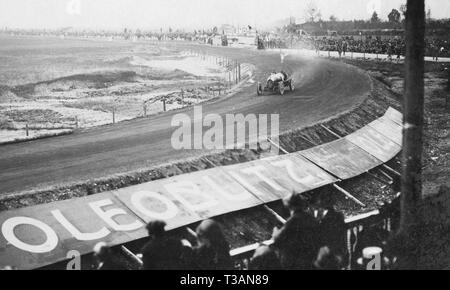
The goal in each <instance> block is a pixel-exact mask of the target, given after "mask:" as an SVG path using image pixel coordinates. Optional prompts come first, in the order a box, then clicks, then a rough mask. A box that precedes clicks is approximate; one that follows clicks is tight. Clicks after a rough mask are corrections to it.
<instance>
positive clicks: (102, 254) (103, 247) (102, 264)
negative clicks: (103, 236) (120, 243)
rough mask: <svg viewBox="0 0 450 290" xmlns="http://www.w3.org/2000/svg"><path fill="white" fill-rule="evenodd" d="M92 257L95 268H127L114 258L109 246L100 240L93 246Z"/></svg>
mask: <svg viewBox="0 0 450 290" xmlns="http://www.w3.org/2000/svg"><path fill="white" fill-rule="evenodd" d="M94 258H95V260H96V262H97V264H96V266H95V269H96V270H127V269H126V267H125V266H123V265H121V264H120V263H119V262H118V261H116V260H115V259H114V255H113V253H112V250H111V248H110V247H109V246H108V245H107V244H106V243H104V242H100V243H98V244H96V245H95V246H94Z"/></svg>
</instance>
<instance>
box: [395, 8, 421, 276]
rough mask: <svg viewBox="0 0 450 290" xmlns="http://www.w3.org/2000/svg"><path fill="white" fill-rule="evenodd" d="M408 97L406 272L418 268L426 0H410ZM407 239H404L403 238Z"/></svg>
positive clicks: (403, 232) (404, 224)
mask: <svg viewBox="0 0 450 290" xmlns="http://www.w3.org/2000/svg"><path fill="white" fill-rule="evenodd" d="M405 25H406V26H405V27H406V62H405V85H404V87H405V96H404V104H403V112H404V115H403V126H404V128H403V132H404V133H403V151H402V165H403V166H402V178H401V184H402V195H401V218H400V229H399V232H398V234H399V236H400V240H402V241H403V242H404V243H402V244H400V245H401V246H402V247H403V250H404V251H402V254H401V257H399V262H400V267H401V268H402V269H417V267H418V266H419V265H418V259H419V246H420V233H421V231H420V228H419V226H420V222H421V213H420V208H419V206H420V202H421V197H422V194H421V192H422V180H421V178H422V147H423V143H422V142H423V139H422V130H423V110H424V80H423V75H424V65H425V64H424V50H425V0H408V2H407V11H406V24H405ZM402 238H404V239H402Z"/></svg>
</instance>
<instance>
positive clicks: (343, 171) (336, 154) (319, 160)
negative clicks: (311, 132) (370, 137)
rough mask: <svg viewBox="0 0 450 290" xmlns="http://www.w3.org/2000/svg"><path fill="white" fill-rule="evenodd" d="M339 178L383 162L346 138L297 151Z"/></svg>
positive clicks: (363, 170)
mask: <svg viewBox="0 0 450 290" xmlns="http://www.w3.org/2000/svg"><path fill="white" fill-rule="evenodd" d="M299 154H300V155H302V156H303V157H306V158H307V159H308V160H310V161H312V162H313V163H315V164H317V165H319V166H320V167H322V168H323V169H325V170H326V171H328V172H331V173H332V174H333V175H335V176H337V177H339V178H340V179H348V178H352V177H355V176H358V175H360V174H362V173H364V172H367V171H368V170H370V169H372V168H374V167H377V166H379V165H381V164H382V163H383V162H382V161H381V160H379V159H376V158H375V157H373V156H371V155H369V154H368V153H367V152H366V151H364V150H363V149H361V148H359V147H358V146H356V145H354V144H353V143H351V142H350V141H348V140H346V139H339V140H336V141H333V142H330V143H326V144H323V145H319V146H316V147H313V148H311V149H308V150H304V151H301V152H299Z"/></svg>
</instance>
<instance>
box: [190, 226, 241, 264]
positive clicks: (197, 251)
mask: <svg viewBox="0 0 450 290" xmlns="http://www.w3.org/2000/svg"><path fill="white" fill-rule="evenodd" d="M196 233H197V242H198V245H197V246H196V247H194V249H193V251H194V253H193V256H194V263H195V264H196V267H197V268H198V269H200V270H231V269H233V262H232V260H231V257H230V245H229V244H228V242H227V241H226V239H225V235H224V234H223V231H222V228H221V226H220V224H219V223H217V222H215V221H213V220H205V221H203V222H202V223H201V224H200V225H199V226H198V227H197V231H196Z"/></svg>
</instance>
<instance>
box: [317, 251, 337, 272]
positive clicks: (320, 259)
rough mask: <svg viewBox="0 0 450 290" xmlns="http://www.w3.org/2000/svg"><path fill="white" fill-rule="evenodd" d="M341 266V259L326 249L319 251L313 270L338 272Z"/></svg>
mask: <svg viewBox="0 0 450 290" xmlns="http://www.w3.org/2000/svg"><path fill="white" fill-rule="evenodd" d="M341 265H342V258H341V256H339V255H336V254H335V253H333V251H332V250H331V249H330V248H328V247H322V248H320V249H319V252H318V254H317V258H316V260H315V261H314V269H315V270H340V269H341Z"/></svg>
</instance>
